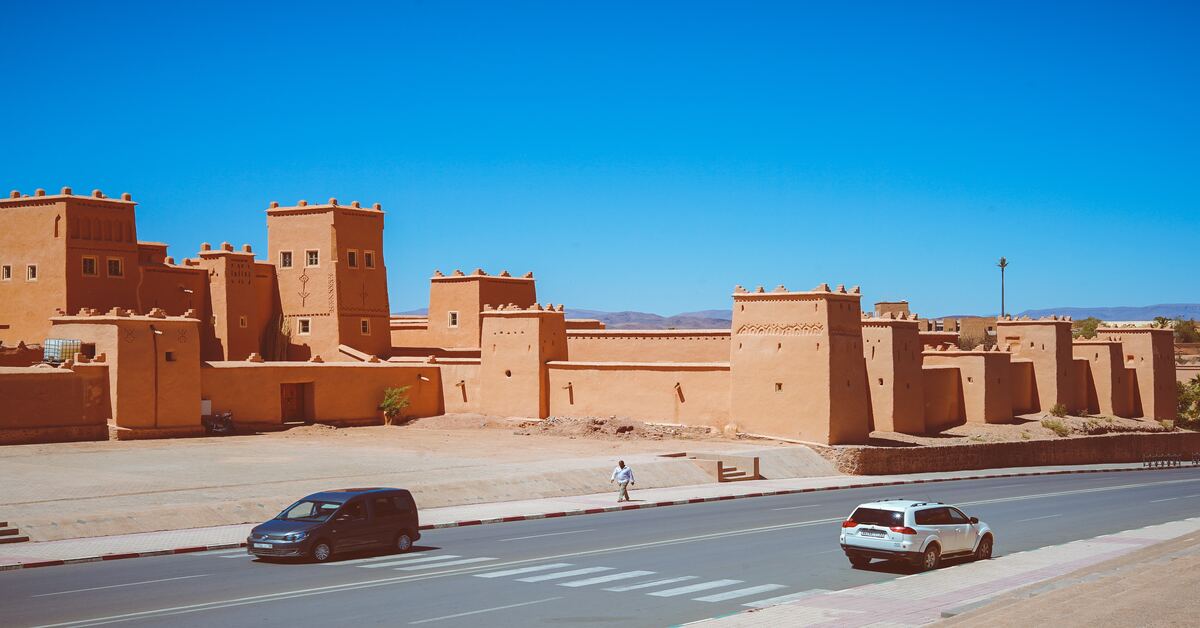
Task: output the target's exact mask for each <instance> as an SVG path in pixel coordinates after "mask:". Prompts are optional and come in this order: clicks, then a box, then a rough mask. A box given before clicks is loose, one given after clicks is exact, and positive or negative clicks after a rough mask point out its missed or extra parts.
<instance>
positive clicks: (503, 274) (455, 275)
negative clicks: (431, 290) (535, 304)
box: [430, 268, 533, 281]
mask: <svg viewBox="0 0 1200 628" xmlns="http://www.w3.org/2000/svg"><path fill="white" fill-rule="evenodd" d="M430 280H431V281H533V272H532V271H530V272H527V273H525V274H524V275H521V276H520V277H513V276H512V275H511V274H510V273H509V272H508V271H507V270H502V271H500V274H499V275H489V274H488V273H487V272H486V271H484V270H483V269H482V268H476V269H475V270H473V271H471V273H470V274H467V273H464V272H463V271H461V270H459V269H457V268H456V269H454V272H452V273H450V274H449V275H445V274H442V271H440V270H434V271H433V277H431V278H430Z"/></svg>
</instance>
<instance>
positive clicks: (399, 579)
mask: <svg viewBox="0 0 1200 628" xmlns="http://www.w3.org/2000/svg"><path fill="white" fill-rule="evenodd" d="M1180 482H1200V478H1195V479H1186V480H1164V481H1161V482H1144V483H1140V484H1122V485H1119V486H1113V487H1108V488H1102V489H1081V490H1077V491H1059V492H1055V493H1039V494H1034V495H1027V496H1016V497H1006V498H1000V499H992V500H980V501H975V502H960V503H959V504H958V505H960V506H977V505H980V504H985V503H988V504H990V503H1000V502H1006V501H1022V500H1026V499H1037V498H1041V497H1055V496H1059V495H1066V494H1075V493H1089V492H1095V491H1097V490H1121V489H1127V488H1138V487H1142V486H1156V485H1163V484H1178V483H1180ZM843 519H844V517H829V518H825V519H811V520H809V521H796V522H792V523H784V524H777V525H770V526H760V527H754V528H743V529H740V530H727V531H724V532H713V533H708V534H699V535H695V536H690V537H680V538H675V539H666V540H662V541H647V542H645V543H628V544H622V545H617V546H613V547H604V548H599V549H593V550H582V551H578V552H568V553H564V554H557V555H553V556H539V557H537V558H526V559H521V560H513V561H509V562H508V563H504V564H502V565H492V567H501V566H509V565H521V564H528V563H533V562H540V561H546V560H556V559H563V558H574V557H580V556H596V555H601V554H616V553H620V552H630V551H637V550H640V549H643V548H647V547H665V546H668V545H679V544H683V543H694V542H697V541H706V540H711V539H718V538H728V537H734V536H743V535H747V534H758V533H761V532H777V531H781V530H787V529H791V528H802V527H809V526H815V525H822V524H826V523H832V522H835V521H842V520H843ZM471 569H478V567H474V568H473V567H463V568H459V569H449V570H446V571H439V572H434V573H424V574H411V575H402V576H395V577H389V578H379V579H375V580H366V581H362V582H353V583H342V584H334V585H327V586H322V587H311V588H307V589H293V590H290V591H280V592H276V593H267V594H262V595H251V596H245V597H239V598H230V599H226V600H218V601H215V602H203V603H198V604H186V605H182V606H169V607H164V608H158V609H152V610H147V611H136V612H132V613H122V614H119V615H106V616H100V617H92V618H89V619H79V620H74V621H67V622H60V623H57V624H47V625H44V626H42V628H60V627H62V626H98V625H101V624H111V623H116V622H123V621H131V620H137V619H145V618H147V617H168V616H171V615H183V614H187V613H199V612H204V611H211V610H219V609H225V608H234V607H237V606H246V605H248V604H262V603H266V602H277V601H281V600H288V599H294V598H299V597H307V596H310V595H324V594H327V593H343V592H346V591H357V590H360V589H372V588H377V587H384V586H388V585H393V584H400V583H403V582H413V581H418V580H430V579H433V578H443V577H447V576H454V575H459V574H461V573H463V572H465V571H470V570H471ZM605 590H608V589H605ZM848 590H849V589H848Z"/></svg>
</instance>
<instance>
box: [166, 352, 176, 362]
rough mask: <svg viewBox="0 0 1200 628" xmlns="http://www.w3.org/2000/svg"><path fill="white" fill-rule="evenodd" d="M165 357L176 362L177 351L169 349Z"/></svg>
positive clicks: (168, 360)
mask: <svg viewBox="0 0 1200 628" xmlns="http://www.w3.org/2000/svg"><path fill="white" fill-rule="evenodd" d="M165 357H166V358H167V362H174V361H175V352H174V351H168V352H167V354H166V356H165Z"/></svg>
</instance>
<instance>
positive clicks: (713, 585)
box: [646, 580, 742, 597]
mask: <svg viewBox="0 0 1200 628" xmlns="http://www.w3.org/2000/svg"><path fill="white" fill-rule="evenodd" d="M741 583H742V581H741V580H710V581H708V582H701V583H699V584H692V585H688V586H686V587H676V588H674V589H667V590H665V591H655V592H653V593H647V594H646V595H653V596H654V597H675V596H676V595H687V594H688V593H695V592H696V591H707V590H708V589H718V588H720V587H727V586H729V585H731V584H741Z"/></svg>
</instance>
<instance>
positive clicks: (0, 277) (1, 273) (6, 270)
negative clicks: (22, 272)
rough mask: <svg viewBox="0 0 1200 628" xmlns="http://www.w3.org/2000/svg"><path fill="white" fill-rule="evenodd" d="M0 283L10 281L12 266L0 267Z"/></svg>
mask: <svg viewBox="0 0 1200 628" xmlns="http://www.w3.org/2000/svg"><path fill="white" fill-rule="evenodd" d="M0 281H12V266H9V265H7V264H5V265H4V266H0Z"/></svg>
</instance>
